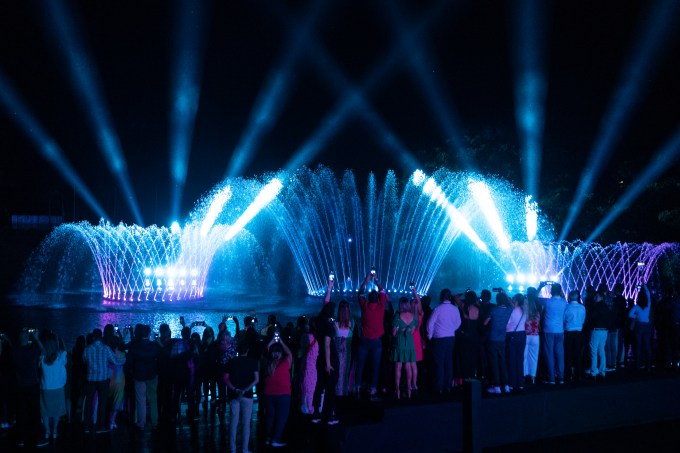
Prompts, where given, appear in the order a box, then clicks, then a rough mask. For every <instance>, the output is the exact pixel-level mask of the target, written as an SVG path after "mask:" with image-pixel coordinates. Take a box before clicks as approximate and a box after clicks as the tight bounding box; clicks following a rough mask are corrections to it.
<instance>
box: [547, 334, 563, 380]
mask: <svg viewBox="0 0 680 453" xmlns="http://www.w3.org/2000/svg"><path fill="white" fill-rule="evenodd" d="M543 351H544V352H545V367H546V373H547V376H546V379H547V380H548V381H554V380H555V379H558V380H562V379H564V333H547V332H546V333H545V342H544V343H543Z"/></svg>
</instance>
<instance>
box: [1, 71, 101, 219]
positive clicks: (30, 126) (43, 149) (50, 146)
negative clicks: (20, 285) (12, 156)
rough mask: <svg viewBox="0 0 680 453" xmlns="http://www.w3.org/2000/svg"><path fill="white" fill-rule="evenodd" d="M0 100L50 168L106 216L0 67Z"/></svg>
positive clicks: (88, 203) (85, 200)
mask: <svg viewBox="0 0 680 453" xmlns="http://www.w3.org/2000/svg"><path fill="white" fill-rule="evenodd" d="M0 103H1V104H2V105H3V107H4V110H5V112H6V113H7V116H8V117H9V118H11V119H12V120H13V121H14V122H15V123H16V124H17V125H18V126H19V127H20V128H21V129H22V131H23V132H24V134H26V136H27V137H28V138H29V139H30V140H31V142H33V144H34V145H35V147H36V148H38V151H40V154H41V155H42V157H43V158H45V159H46V160H47V161H48V162H49V163H50V164H52V166H54V168H56V169H57V171H59V173H60V174H61V176H62V177H63V178H64V179H65V180H66V181H67V182H68V183H69V184H70V185H72V186H73V187H74V188H75V190H76V192H77V193H78V195H80V197H81V198H82V199H83V201H84V202H85V203H86V204H87V205H88V206H89V207H90V209H92V211H93V212H94V213H95V214H97V216H98V217H99V218H102V219H105V220H106V219H108V218H109V216H108V215H107V214H106V212H104V209H103V208H102V207H101V205H100V204H99V202H98V201H97V200H96V199H95V197H94V195H92V192H90V189H88V188H87V186H86V185H85V183H84V182H83V180H82V179H80V176H78V173H76V171H75V170H74V169H73V167H72V166H71V164H70V163H69V162H68V160H67V159H66V157H65V156H64V153H63V152H62V151H61V149H60V148H59V145H57V143H55V141H54V140H53V139H52V138H51V137H49V136H48V135H47V133H46V132H45V131H44V130H43V128H42V126H41V125H40V123H38V121H37V120H36V118H35V117H34V116H33V114H32V113H31V112H30V111H29V109H28V107H27V106H26V105H24V103H23V102H22V101H21V100H20V99H19V98H18V97H17V95H16V94H15V90H14V89H13V88H12V86H11V85H10V83H9V82H8V80H7V79H6V78H5V75H4V74H3V73H2V72H1V71H0Z"/></svg>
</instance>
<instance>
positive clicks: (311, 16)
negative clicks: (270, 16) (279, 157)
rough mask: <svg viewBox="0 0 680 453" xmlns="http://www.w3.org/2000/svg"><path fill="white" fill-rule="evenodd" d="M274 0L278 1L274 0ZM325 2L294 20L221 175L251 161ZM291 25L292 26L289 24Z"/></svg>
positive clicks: (227, 175)
mask: <svg viewBox="0 0 680 453" xmlns="http://www.w3.org/2000/svg"><path fill="white" fill-rule="evenodd" d="M275 3H277V2H275ZM326 4H327V2H324V1H317V2H315V4H314V6H313V7H312V9H311V10H310V12H309V13H308V14H307V16H306V18H305V20H304V22H302V23H298V24H296V27H295V28H294V30H295V32H294V35H293V36H292V37H291V38H290V39H289V40H288V43H287V45H286V48H285V51H284V52H283V54H282V56H281V58H280V59H279V61H278V63H277V64H276V69H274V70H273V71H272V72H271V73H270V74H269V77H268V78H267V82H266V84H265V87H264V89H263V90H262V91H261V92H260V94H259V95H258V97H257V101H256V103H255V106H254V108H253V110H252V111H251V113H250V120H249V121H248V126H247V127H246V129H245V131H244V132H243V133H242V134H241V137H240V138H239V142H238V144H237V146H236V149H235V150H234V153H233V154H232V157H231V159H230V161H229V166H228V167H227V170H226V173H225V175H224V178H225V179H226V178H231V177H234V176H238V175H240V174H241V173H242V172H243V171H244V170H245V169H246V168H247V167H248V165H249V164H250V162H252V160H253V158H254V157H255V155H256V150H257V147H258V146H259V144H260V141H261V139H262V137H264V136H265V135H266V134H267V133H269V131H271V129H272V128H273V127H274V125H275V124H276V121H277V120H278V119H279V116H280V113H281V110H282V108H283V106H284V105H285V103H286V98H287V96H288V94H289V91H290V90H289V89H288V88H289V86H290V83H291V78H292V76H293V68H294V67H295V64H296V62H297V61H298V59H299V58H300V55H301V53H302V50H303V49H304V47H305V46H306V45H308V44H309V42H310V41H313V40H312V39H311V34H312V29H313V25H314V24H315V23H316V21H317V18H318V16H319V15H320V13H321V7H322V6H323V5H326ZM291 28H292V27H291Z"/></svg>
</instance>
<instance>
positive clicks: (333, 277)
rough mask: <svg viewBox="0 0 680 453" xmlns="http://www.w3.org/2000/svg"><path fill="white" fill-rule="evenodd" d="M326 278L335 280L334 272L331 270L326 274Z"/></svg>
mask: <svg viewBox="0 0 680 453" xmlns="http://www.w3.org/2000/svg"><path fill="white" fill-rule="evenodd" d="M328 280H330V281H333V280H335V272H333V271H331V273H330V274H328Z"/></svg>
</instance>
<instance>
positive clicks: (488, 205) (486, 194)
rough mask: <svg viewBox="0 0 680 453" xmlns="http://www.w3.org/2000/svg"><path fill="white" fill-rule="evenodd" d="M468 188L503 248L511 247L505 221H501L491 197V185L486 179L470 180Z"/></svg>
mask: <svg viewBox="0 0 680 453" xmlns="http://www.w3.org/2000/svg"><path fill="white" fill-rule="evenodd" d="M468 188H469V189H470V191H471V192H472V196H473V197H474V198H475V200H476V201H477V203H478V204H479V206H480V208H481V209H482V212H483V213H484V217H486V221H487V223H488V224H489V226H490V227H491V231H493V233H494V235H495V236H496V241H497V242H498V245H499V246H500V248H501V249H503V250H508V249H509V248H510V241H509V240H508V235H507V234H505V230H504V229H503V222H501V218H500V216H499V215H498V210H497V209H496V204H495V203H494V201H493V198H491V192H490V191H489V186H488V185H487V184H486V183H485V182H484V181H470V183H469V184H468Z"/></svg>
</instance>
